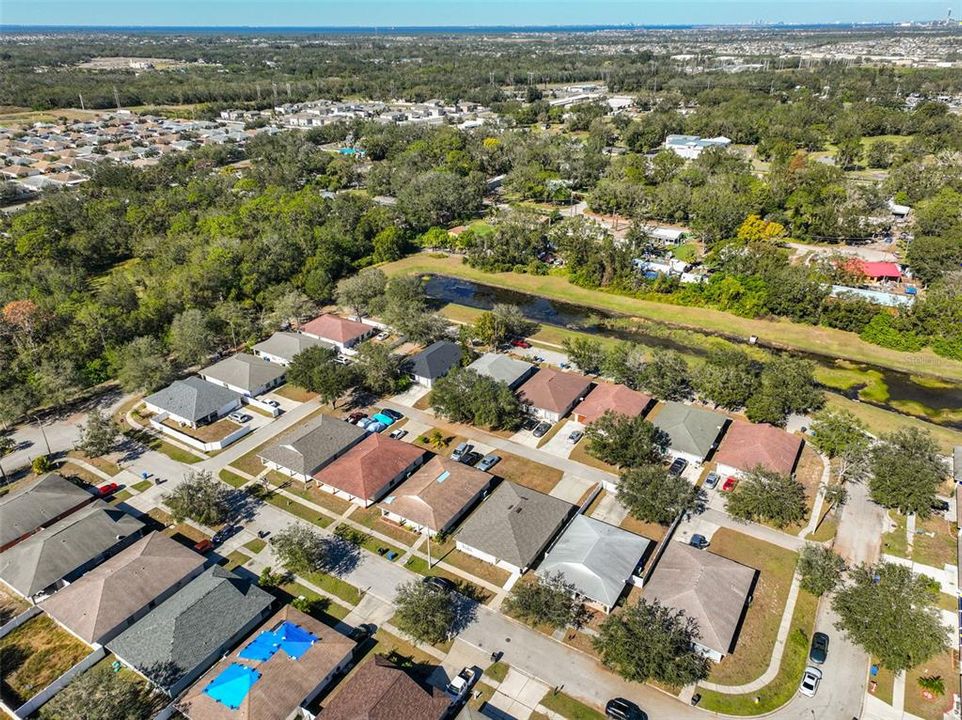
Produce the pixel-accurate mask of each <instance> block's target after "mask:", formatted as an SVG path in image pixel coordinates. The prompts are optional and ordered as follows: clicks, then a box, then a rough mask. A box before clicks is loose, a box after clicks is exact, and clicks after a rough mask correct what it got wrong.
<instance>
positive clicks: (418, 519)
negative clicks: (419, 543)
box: [381, 456, 491, 532]
mask: <svg viewBox="0 0 962 720" xmlns="http://www.w3.org/2000/svg"><path fill="white" fill-rule="evenodd" d="M490 483H491V475H489V474H488V473H486V472H482V471H481V470H478V469H477V468H473V467H470V466H468V465H465V464H464V463H460V462H456V461H454V460H452V459H451V458H446V457H441V456H435V457H433V458H431V459H430V460H429V461H428V462H426V463H425V464H424V466H423V467H422V468H420V469H419V470H418V471H417V472H416V473H414V474H413V475H412V476H411V477H409V478H408V479H407V480H405V481H404V482H403V483H401V484H400V485H399V486H398V487H397V489H395V490H394V492H392V493H391V495H390V496H388V497H387V498H385V499H384V500H383V501H382V502H381V507H382V508H383V509H385V510H387V511H389V512H392V513H394V514H395V515H400V516H401V517H403V518H405V519H406V520H410V521H411V522H413V523H416V524H417V525H423V526H425V527H429V528H431V529H432V530H434V531H436V532H437V531H439V530H441V529H442V528H444V527H446V526H447V524H448V523H449V522H451V520H453V519H454V517H455V516H457V514H458V513H459V512H461V510H462V509H463V508H464V506H465V505H466V504H467V503H468V501H469V500H471V498H473V497H474V496H475V495H477V494H478V493H479V492H481V491H482V490H483V489H484V488H485V487H487V486H488V485H489V484H490Z"/></svg>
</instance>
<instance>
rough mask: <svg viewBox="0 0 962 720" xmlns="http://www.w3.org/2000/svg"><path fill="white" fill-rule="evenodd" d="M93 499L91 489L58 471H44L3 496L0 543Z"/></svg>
mask: <svg viewBox="0 0 962 720" xmlns="http://www.w3.org/2000/svg"><path fill="white" fill-rule="evenodd" d="M92 499H93V495H92V494H91V493H89V492H87V491H86V490H84V489H83V488H82V487H79V486H78V485H74V484H73V483H72V482H70V481H69V480H67V479H66V478H64V477H62V476H61V475H58V474H57V473H49V474H47V475H44V476H43V477H41V478H40V479H39V480H37V481H36V482H35V483H33V484H32V485H30V486H29V487H27V488H25V489H24V490H21V491H20V492H16V493H11V494H10V495H7V496H6V497H4V498H0V546H3V545H6V544H7V543H9V542H13V541H14V540H16V539H17V538H18V537H21V536H23V535H25V534H27V533H29V532H33V531H34V530H36V529H37V528H39V527H43V526H44V525H46V524H47V523H48V522H50V521H51V520H53V518H55V517H58V516H60V515H62V514H63V513H65V512H67V511H68V510H70V509H71V508H74V507H77V506H78V505H80V504H81V503H84V502H89V501H90V500H92Z"/></svg>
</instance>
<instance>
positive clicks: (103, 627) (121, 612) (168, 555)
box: [43, 533, 204, 643]
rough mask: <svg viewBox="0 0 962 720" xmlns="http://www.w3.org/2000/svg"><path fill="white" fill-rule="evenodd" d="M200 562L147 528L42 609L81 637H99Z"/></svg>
mask: <svg viewBox="0 0 962 720" xmlns="http://www.w3.org/2000/svg"><path fill="white" fill-rule="evenodd" d="M203 564H204V558H203V556H201V555H198V554H197V553H195V552H194V551H193V550H191V549H190V548H187V547H184V546H183V545H181V544H180V543H179V542H176V541H175V540H171V539H170V538H169V537H166V536H165V535H161V534H160V533H152V534H150V535H148V536H146V537H144V538H141V539H140V540H138V541H137V542H135V543H134V544H133V545H131V546H130V547H129V548H127V549H125V550H123V551H122V552H120V553H118V554H117V555H115V556H114V557H112V558H110V559H109V560H107V561H106V562H104V563H103V564H102V565H100V566H99V567H97V568H96V569H94V570H92V571H90V572H89V573H87V574H86V575H84V576H83V577H82V578H80V579H79V580H77V582H75V583H72V584H71V585H68V586H67V587H65V588H64V589H63V590H61V591H60V592H58V593H56V594H55V595H53V596H52V597H51V598H50V599H48V600H47V601H46V602H44V603H43V609H44V610H45V611H46V612H47V614H49V615H50V616H51V617H53V618H54V619H55V620H58V621H59V622H60V623H61V624H63V625H64V626H65V627H68V628H70V630H72V631H73V632H74V634H76V635H77V636H79V637H80V638H82V639H83V640H86V641H87V642H89V643H94V642H99V641H100V640H101V639H102V638H103V637H104V636H105V635H106V634H108V633H109V632H110V631H111V630H116V629H117V627H118V626H120V625H122V624H123V623H124V622H126V621H127V620H128V619H129V618H131V617H133V616H134V615H136V614H137V612H138V611H140V610H142V609H143V608H145V607H147V605H148V604H150V602H151V601H152V600H154V599H156V598H157V597H159V596H161V595H163V594H164V593H165V592H168V591H169V590H170V589H171V588H172V587H174V586H175V585H176V584H177V583H178V582H180V581H181V580H183V579H184V578H186V577H188V576H189V575H192V574H193V573H194V572H195V571H197V570H198V569H199V568H200V567H202V566H203Z"/></svg>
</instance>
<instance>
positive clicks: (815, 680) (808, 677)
mask: <svg viewBox="0 0 962 720" xmlns="http://www.w3.org/2000/svg"><path fill="white" fill-rule="evenodd" d="M821 681H822V671H821V670H819V669H818V668H817V667H812V666H811V665H809V666H808V667H807V668H805V674H804V675H802V683H801V685H799V686H798V691H799V692H800V693H801V694H802V695H805V696H806V697H815V693H816V692H818V684H819V683H820V682H821Z"/></svg>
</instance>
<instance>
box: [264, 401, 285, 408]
mask: <svg viewBox="0 0 962 720" xmlns="http://www.w3.org/2000/svg"><path fill="white" fill-rule="evenodd" d="M265 402H266V403H267V404H268V405H270V406H271V407H272V408H279V407H280V406H281V404H280V403H279V402H277V400H265Z"/></svg>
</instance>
